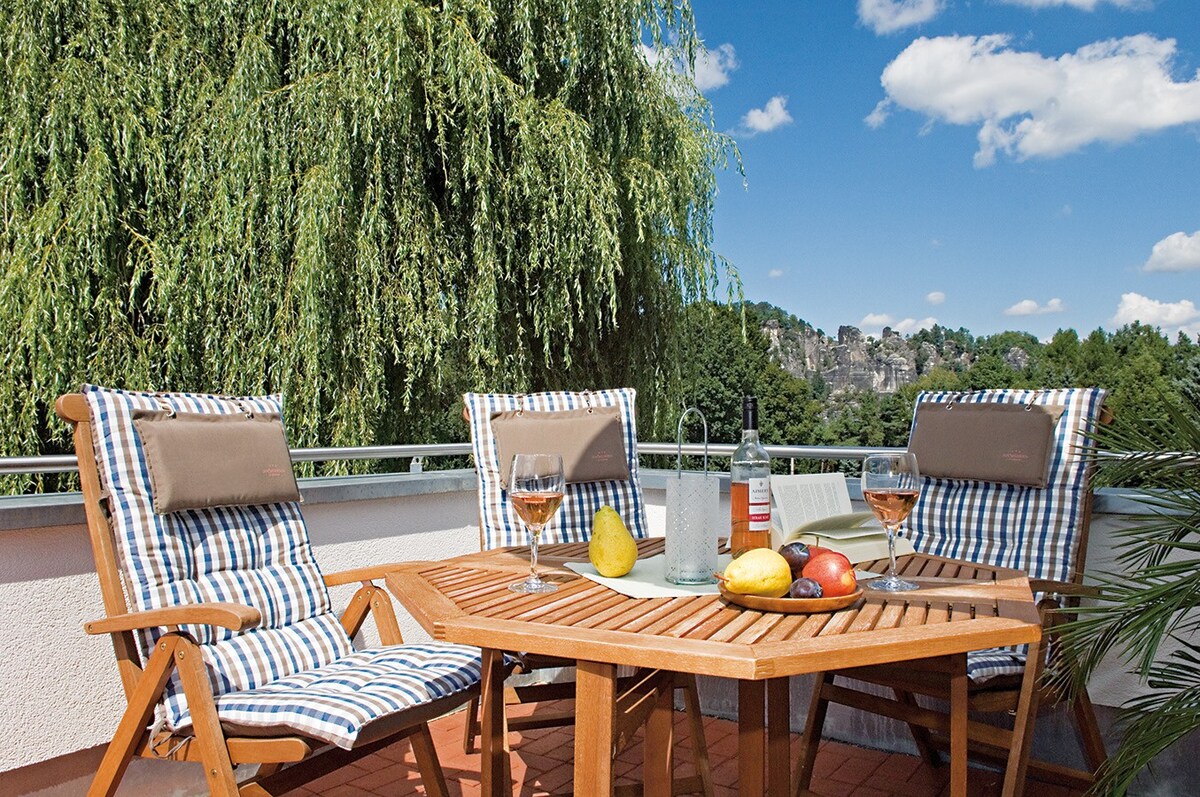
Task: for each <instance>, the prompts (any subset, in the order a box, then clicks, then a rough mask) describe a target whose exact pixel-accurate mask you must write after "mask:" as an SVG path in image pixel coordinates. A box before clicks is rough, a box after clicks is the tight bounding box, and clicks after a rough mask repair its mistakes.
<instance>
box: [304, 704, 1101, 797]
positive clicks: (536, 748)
mask: <svg viewBox="0 0 1200 797" xmlns="http://www.w3.org/2000/svg"><path fill="white" fill-rule="evenodd" d="M464 717H465V715H464V714H463V713H462V712H459V713H456V714H452V715H450V716H447V717H443V718H441V719H439V720H437V721H436V722H433V723H431V725H430V728H431V731H432V733H433V741H434V744H435V745H436V746H437V750H438V756H439V758H440V759H441V762H442V769H443V770H444V771H445V773H446V780H447V782H448V783H449V787H450V793H451V794H452V795H472V796H473V795H477V794H479V754H478V753H477V752H476V753H474V754H470V755H468V754H466V753H464V752H463V747H462V737H463V720H464ZM705 731H706V736H707V739H708V749H709V759H710V761H711V762H712V767H713V787H714V791H715V792H716V795H717V797H731V795H735V794H736V793H737V725H736V723H734V722H730V721H728V720H719V719H714V718H712V717H706V718H705ZM676 735H677V738H680V739H681V743H680V744H679V745H678V746H677V752H676V761H677V764H678V767H677V770H676V771H677V772H679V773H681V774H685V775H686V774H689V773H691V772H692V768H691V746H690V742H689V741H688V740H687V739H686V738H685V737H686V736H687V724H686V722H685V721H684V719H683V715H682V714H679V715H677V721H676ZM510 742H511V744H512V747H513V751H514V752H513V758H512V769H513V779H514V780H515V781H516V782H517V783H519V784H520V787H519V788H516V787H514V789H513V793H514V794H516V795H520V797H537V796H538V795H546V794H552V793H553V794H570V793H571V791H572V788H571V787H572V782H571V781H572V774H573V772H572V757H573V751H574V731H573V730H572V729H570V728H548V729H542V730H536V731H529V732H526V733H523V734H522V733H512V734H510ZM799 745H800V737H799V734H792V752H793V756H792V758H793V761H794V760H795V758H796V754H797V752H798V750H799ZM641 766H642V745H641V744H640V740H638V741H635V742H634V743H633V744H631V745H630V746H629V747H628V748H627V749H626V750H625V751H624V752H623V753H622V754H621V755H620V757H619V758H618V759H617V763H616V767H615V771H616V775H617V782H618V783H621V782H636V781H637V780H638V779H639V776H640V771H641ZM1001 779H1002V775H1001V773H998V772H991V771H989V770H981V769H974V768H973V769H972V770H971V772H970V776H969V778H968V780H969V783H970V789H969V790H970V794H971V795H972V797H990V796H991V795H998V794H1000V787H1001ZM813 784H814V786H815V791H816V792H817V793H818V794H820V795H822V797H893V795H894V796H895V797H925V795H929V797H934V796H935V795H938V796H940V795H945V794H948V793H949V786H948V785H947V784H948V775H947V772H946V770H945V768H942V769H936V770H935V769H931V768H929V767H927V766H925V765H924V764H922V763H921V760H920V759H919V758H916V757H914V756H908V755H901V754H896V753H885V752H881V751H878V750H868V749H865V748H861V747H854V746H852V745H846V744H840V743H838V742H831V741H825V742H822V743H821V751H820V753H819V754H818V756H817V764H816V770H815V772H814V780H813ZM1026 791H1027V793H1029V794H1036V795H1037V796H1038V797H1078V796H1079V795H1081V794H1082V792H1077V791H1073V790H1070V789H1066V788H1063V787H1061V786H1051V785H1046V784H1042V783H1037V784H1036V785H1034V784H1031V785H1030V787H1029V788H1027V790H1026ZM423 793H424V790H423V788H422V787H421V785H420V777H419V776H418V774H417V770H416V763H415V760H414V759H413V755H412V750H411V748H410V747H409V745H408V742H406V741H401V742H397V743H396V744H393V745H391V746H390V747H387V748H384V749H383V750H380V751H379V752H377V753H375V754H373V755H371V756H369V757H367V758H363V759H360V760H359V761H357V762H355V763H354V764H352V765H350V766H347V767H343V768H342V769H340V770H338V771H337V772H333V773H331V774H329V775H326V776H325V777H323V778H321V779H319V780H316V781H313V782H312V783H309V784H308V785H307V786H306V787H304V788H300V789H296V790H295V791H292V792H289V793H288V795H287V797H313V795H324V797H384V796H385V795H386V797H400V795H407V794H423Z"/></svg>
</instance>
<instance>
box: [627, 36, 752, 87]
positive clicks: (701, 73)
mask: <svg viewBox="0 0 1200 797" xmlns="http://www.w3.org/2000/svg"><path fill="white" fill-rule="evenodd" d="M641 47H642V57H644V58H645V59H646V63H648V64H650V66H657V65H658V63H659V62H660V61H662V60H663V51H661V50H657V49H655V48H653V47H650V46H649V45H647V44H642V45H641ZM668 65H669V66H670V68H671V71H673V72H675V73H676V74H679V75H687V74H688V69H687V65H686V64H684V63H683V61H682V59H679V58H673V59H671V60H670V61H668ZM740 65H741V64H740V63H739V62H738V60H737V53H736V52H735V51H734V49H733V45H732V44H729V43H728V42H727V43H725V44H722V45H719V46H718V47H717V48H716V49H714V50H708V49H706V48H704V47H701V48H700V49H699V50H698V51H697V52H696V63H695V65H694V69H693V70H692V71H691V79H692V82H693V83H694V84H695V85H696V89H697V91H710V90H712V89H719V88H721V86H724V85H725V84H726V83H728V82H729V74H730V73H731V72H733V71H735V70H736V69H737V68H738V67H739V66H740Z"/></svg>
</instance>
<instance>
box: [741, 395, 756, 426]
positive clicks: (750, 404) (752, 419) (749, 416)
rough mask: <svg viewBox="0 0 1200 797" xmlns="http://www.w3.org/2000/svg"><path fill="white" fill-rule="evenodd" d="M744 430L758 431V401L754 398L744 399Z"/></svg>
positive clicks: (746, 397)
mask: <svg viewBox="0 0 1200 797" xmlns="http://www.w3.org/2000/svg"><path fill="white" fill-rule="evenodd" d="M742 429H753V430H756V431H757V429H758V399H757V398H756V397H754V396H745V397H743V398H742Z"/></svg>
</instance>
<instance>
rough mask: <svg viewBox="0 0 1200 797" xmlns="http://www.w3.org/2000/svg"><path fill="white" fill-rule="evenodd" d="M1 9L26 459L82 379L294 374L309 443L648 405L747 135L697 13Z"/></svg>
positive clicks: (490, 2)
mask: <svg viewBox="0 0 1200 797" xmlns="http://www.w3.org/2000/svg"><path fill="white" fill-rule="evenodd" d="M0 8H2V9H3V13H2V14H0V20H3V21H2V22H0V40H2V44H0V46H2V47H3V58H0V119H3V120H4V121H3V128H2V129H0V152H3V153H4V156H3V161H2V162H0V219H2V220H3V226H2V227H0V259H3V261H4V262H5V264H6V270H5V273H4V276H3V281H2V282H0V357H2V358H3V361H4V366H5V371H6V374H7V375H8V378H7V379H6V380H4V381H3V382H2V383H0V424H2V425H3V427H4V429H5V436H4V444H3V453H6V454H16V453H21V454H32V453H36V452H38V451H39V450H45V439H46V438H47V437H48V436H53V437H54V438H55V440H57V444H58V445H59V446H62V445H65V436H64V435H65V432H64V430H63V429H62V426H61V424H57V423H52V422H48V420H47V413H48V403H49V402H51V401H52V399H53V398H54V396H56V395H57V394H59V393H62V392H65V391H68V390H72V389H75V388H77V387H78V385H79V384H80V383H81V382H82V381H85V380H86V381H93V382H100V383H108V384H114V385H120V386H128V387H131V388H152V389H187V390H214V391H222V392H259V391H279V392H282V393H283V394H284V395H285V397H286V401H287V405H288V409H289V422H290V423H289V425H290V427H291V434H292V441H293V443H294V444H298V445H308V444H316V443H320V444H331V445H358V444H369V443H386V442H400V441H408V440H421V441H426V440H430V439H439V438H440V437H442V436H443V435H449V436H450V437H451V438H452V439H461V437H462V434H463V430H462V428H461V427H458V428H457V429H455V430H454V432H453V434H450V432H449V431H448V430H447V429H446V425H445V423H444V418H445V417H448V416H453V415H454V413H455V411H456V406H455V405H456V404H457V394H458V393H459V392H460V391H461V390H463V389H466V388H488V389H518V390H532V389H539V388H550V387H563V386H568V385H569V386H573V387H589V386H603V385H610V384H633V385H635V386H637V387H639V388H641V390H642V391H643V396H644V399H645V406H646V407H647V408H648V409H649V410H650V413H649V416H650V417H648V418H647V420H648V421H653V410H654V408H655V407H656V406H658V405H659V404H660V403H661V402H662V401H664V399H663V398H662V397H663V395H665V393H666V392H667V390H668V388H669V387H670V386H671V385H672V383H673V380H674V379H675V377H676V375H675V374H674V373H673V372H672V371H671V368H670V365H669V364H670V363H672V362H675V360H676V358H675V356H674V353H675V350H676V342H677V331H678V330H677V325H676V324H677V318H678V315H679V313H680V311H681V308H682V307H683V305H684V304H685V303H686V302H688V301H692V300H694V299H696V298H702V297H705V296H708V295H710V294H711V292H712V291H713V290H714V289H715V285H716V279H717V276H718V274H717V266H716V261H715V258H714V256H713V254H712V252H711V251H710V242H711V218H712V200H713V195H714V172H715V170H716V169H718V168H723V166H724V165H725V159H726V154H727V152H728V151H729V148H730V143H729V141H728V140H727V139H726V138H725V137H723V136H722V135H720V134H718V133H717V132H716V131H715V130H714V127H713V124H712V121H711V117H710V112H709V108H708V106H707V104H706V103H705V101H704V100H703V98H702V97H701V96H699V94H698V93H697V92H696V91H695V89H694V87H693V86H691V85H690V84H689V83H688V82H686V81H685V80H683V79H681V78H680V77H679V76H678V74H677V73H676V72H674V71H673V70H672V68H671V64H673V63H677V62H679V61H687V60H688V59H690V58H691V57H692V55H693V52H694V48H695V44H696V36H695V31H694V29H693V26H692V20H691V15H690V9H689V6H688V4H687V3H686V2H683V3H671V2H665V0H552V1H548V2H541V1H539V0H511V2H510V1H507V0H506V2H494V0H449V1H448V2H433V0H388V1H387V2H382V3H368V4H357V3H345V2H321V1H320V0H284V2H280V3H274V4H267V5H262V4H254V3H251V4H237V3H232V4H231V3H224V2H215V0H198V1H197V2H192V3H178V2H172V0H134V2H130V3H121V4H112V3H109V2H104V1H103V0H26V2H15V1H14V0H0ZM643 41H649V42H652V43H653V44H654V45H655V46H657V47H658V48H660V49H662V50H663V51H664V57H662V58H660V59H659V60H658V61H657V63H656V65H654V66H651V65H650V64H649V63H648V62H647V60H646V58H645V57H644V56H643V54H642V43H643Z"/></svg>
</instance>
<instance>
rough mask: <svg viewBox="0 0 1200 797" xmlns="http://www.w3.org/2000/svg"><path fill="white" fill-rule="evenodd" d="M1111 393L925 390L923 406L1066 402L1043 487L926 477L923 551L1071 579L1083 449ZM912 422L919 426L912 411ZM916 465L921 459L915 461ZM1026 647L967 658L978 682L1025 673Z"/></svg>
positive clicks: (916, 514)
mask: <svg viewBox="0 0 1200 797" xmlns="http://www.w3.org/2000/svg"><path fill="white" fill-rule="evenodd" d="M1105 392H1106V391H1104V390H1102V389H1099V388H1065V389H1059V390H981V391H976V392H971V393H959V392H924V393H920V394H918V396H917V401H916V403H917V405H920V404H922V403H937V404H944V403H947V402H950V401H956V402H970V403H984V402H990V403H998V404H1027V403H1033V404H1053V405H1062V406H1064V407H1065V409H1064V412H1063V415H1062V417H1061V418H1060V419H1059V421H1058V425H1057V426H1056V427H1055V429H1054V442H1053V448H1054V451H1053V455H1052V458H1051V462H1050V471H1049V475H1048V478H1047V484H1046V487H1045V488H1037V487H1028V486H1022V485H1015V484H1000V483H995V482H980V481H972V480H967V479H935V478H930V477H924V478H922V480H921V482H922V487H921V497H920V498H919V499H918V500H917V505H916V507H914V508H913V511H912V514H910V515H909V518H908V531H909V533H910V534H911V536H912V541H913V545H914V546H915V547H916V549H917V550H918V551H922V552H925V553H931V554H936V555H938V556H947V557H950V558H953V559H966V560H969V561H972V562H980V563H984V564H990V565H997V566H1000V567H1010V568H1013V569H1016V570H1023V571H1025V572H1026V573H1028V574H1029V575H1030V576H1031V577H1033V578H1044V579H1054V580H1058V581H1068V580H1070V579H1071V578H1072V577H1073V576H1074V575H1075V572H1076V570H1077V569H1078V568H1079V567H1081V566H1082V563H1081V562H1077V561H1076V559H1077V557H1078V554H1079V541H1080V533H1081V531H1082V529H1083V524H1084V522H1085V519H1086V505H1087V500H1088V485H1087V479H1086V463H1085V462H1084V459H1083V457H1082V450H1083V448H1084V447H1085V446H1087V445H1089V444H1090V443H1091V436H1090V435H1091V431H1092V430H1093V428H1094V427H1095V424H1096V422H1097V420H1098V418H1099V414H1100V407H1101V405H1102V404H1103V402H1104V396H1105ZM913 424H914V427H915V424H916V412H915V408H914V413H913ZM917 465H918V467H919V466H920V463H919V462H918V463H917ZM1023 667H1024V654H1023V651H1017V652H1014V651H1011V650H1007V649H1003V650H1000V649H997V650H991V651H980V652H977V653H974V654H970V655H969V656H968V664H967V669H968V672H969V673H970V674H971V677H972V680H976V681H978V680H981V679H984V678H990V677H994V676H996V675H1006V674H1015V673H1020V672H1021V671H1022V668H1023Z"/></svg>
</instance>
